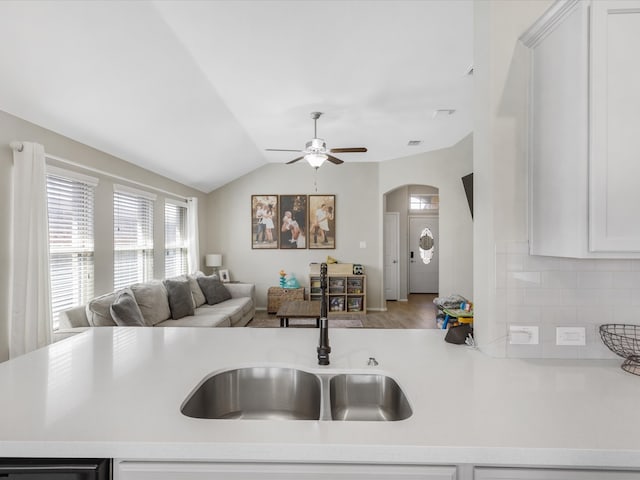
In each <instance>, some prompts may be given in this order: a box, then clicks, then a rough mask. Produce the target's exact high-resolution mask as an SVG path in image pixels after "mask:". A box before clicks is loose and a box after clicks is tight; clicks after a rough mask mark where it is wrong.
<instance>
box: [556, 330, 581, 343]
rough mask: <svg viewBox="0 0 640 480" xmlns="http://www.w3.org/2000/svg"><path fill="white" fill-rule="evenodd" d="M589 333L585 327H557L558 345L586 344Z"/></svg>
mask: <svg viewBox="0 0 640 480" xmlns="http://www.w3.org/2000/svg"><path fill="white" fill-rule="evenodd" d="M586 344H587V334H586V330H585V328H584V327H556V345H562V346H566V345H571V346H584V345H586Z"/></svg>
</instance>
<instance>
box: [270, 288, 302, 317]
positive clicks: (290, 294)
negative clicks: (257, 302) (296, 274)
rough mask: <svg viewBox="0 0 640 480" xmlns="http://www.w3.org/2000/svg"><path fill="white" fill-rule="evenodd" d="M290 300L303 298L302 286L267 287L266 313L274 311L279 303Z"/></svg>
mask: <svg viewBox="0 0 640 480" xmlns="http://www.w3.org/2000/svg"><path fill="white" fill-rule="evenodd" d="M290 300H304V287H300V288H281V287H269V290H268V292H267V313H276V312H277V311H278V309H279V308H280V305H282V304H283V303H284V302H288V301H290Z"/></svg>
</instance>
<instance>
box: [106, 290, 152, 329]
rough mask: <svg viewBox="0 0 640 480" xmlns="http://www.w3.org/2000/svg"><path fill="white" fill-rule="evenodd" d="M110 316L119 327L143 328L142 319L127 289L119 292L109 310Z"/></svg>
mask: <svg viewBox="0 0 640 480" xmlns="http://www.w3.org/2000/svg"><path fill="white" fill-rule="evenodd" d="M109 309H110V311H111V316H112V317H113V320H114V321H115V322H116V324H117V325H118V326H120V327H144V326H145V323H144V318H143V316H142V312H141V311H140V307H138V304H137V303H136V299H135V297H134V296H133V292H132V291H131V289H129V288H125V289H124V290H121V291H120V292H118V294H117V295H116V299H115V301H114V302H113V303H112V304H111V307H110V308H109Z"/></svg>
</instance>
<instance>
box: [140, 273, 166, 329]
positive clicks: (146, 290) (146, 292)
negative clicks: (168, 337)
mask: <svg viewBox="0 0 640 480" xmlns="http://www.w3.org/2000/svg"><path fill="white" fill-rule="evenodd" d="M130 288H131V291H132V292H133V296H134V297H135V298H136V302H137V303H138V306H139V307H140V311H141V312H142V316H143V317H144V321H145V323H146V324H147V325H149V326H150V327H152V326H154V325H155V324H157V323H160V322H164V321H165V320H168V319H170V318H171V309H170V308H169V299H168V298H167V289H166V288H165V287H164V284H163V283H162V281H160V280H152V281H150V282H144V283H136V284H134V285H131V287H130Z"/></svg>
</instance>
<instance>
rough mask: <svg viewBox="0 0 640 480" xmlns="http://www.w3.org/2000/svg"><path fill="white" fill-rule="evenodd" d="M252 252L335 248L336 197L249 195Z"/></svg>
mask: <svg viewBox="0 0 640 480" xmlns="http://www.w3.org/2000/svg"><path fill="white" fill-rule="evenodd" d="M251 248H256V249H273V248H280V249H301V248H310V249H334V248H336V196H335V195H251Z"/></svg>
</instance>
